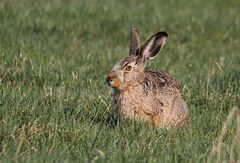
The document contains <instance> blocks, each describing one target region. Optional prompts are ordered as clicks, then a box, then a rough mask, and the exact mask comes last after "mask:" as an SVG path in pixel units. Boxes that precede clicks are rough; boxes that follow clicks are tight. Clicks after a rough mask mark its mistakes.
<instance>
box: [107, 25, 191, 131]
mask: <svg viewBox="0 0 240 163" xmlns="http://www.w3.org/2000/svg"><path fill="white" fill-rule="evenodd" d="M167 37H168V34H167V33H166V32H158V33H156V34H154V35H153V36H151V37H150V38H149V39H148V40H147V42H146V43H145V44H143V45H142V46H140V41H139V36H138V30H137V29H136V28H132V29H131V45H130V52H129V56H128V57H126V58H124V59H123V60H120V61H119V62H117V63H116V64H115V65H114V66H113V68H112V70H111V71H110V72H109V73H108V75H107V78H106V81H107V82H108V83H109V85H110V86H111V87H113V88H114V104H115V105H116V109H117V112H118V113H119V114H120V115H121V116H122V117H124V118H126V119H131V120H139V121H147V122H150V123H152V124H154V125H156V126H160V127H167V126H169V125H170V126H179V127H183V125H184V124H185V122H186V120H187V118H188V108H187V104H186V102H185V101H184V100H183V99H182V97H181V92H180V85H179V83H178V81H177V80H176V79H175V78H174V77H173V76H172V75H171V74H168V73H165V72H163V71H161V70H157V71H153V70H145V69H144V68H145V65H146V62H147V61H148V60H149V59H153V58H154V57H155V56H156V55H157V53H158V52H159V51H160V50H161V49H162V47H163V46H164V44H165V42H166V40H167Z"/></svg>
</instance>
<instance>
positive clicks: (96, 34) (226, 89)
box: [0, 0, 240, 163]
mask: <svg viewBox="0 0 240 163" xmlns="http://www.w3.org/2000/svg"><path fill="white" fill-rule="evenodd" d="M239 8H240V1H236V0H229V1H224V2H223V1H219V0H212V1H200V0H193V1H187V0H182V1H178V0H169V1H165V0H161V1H158V0H152V1H144V0H133V1H127V0H122V1H112V0H103V1H97V0H81V1H80V0H79V1H77V0H71V1H65V0H53V1H48V0H35V1H30V0H21V1H18V0H2V1H0V162H13V161H19V162H91V161H92V162H95V161H96V162H194V163H195V162H207V161H208V162H222V161H227V162H230V161H237V160H238V161H239V160H240V152H239V151H240V112H239V107H240V93H239V92H240V46H239V45H240V39H239V38H240V19H239V18H240V12H239ZM133 26H137V27H138V28H139V30H140V34H141V38H142V39H141V40H142V42H143V41H145V40H146V39H147V38H148V37H149V36H150V35H151V34H153V33H155V32H158V31H160V30H166V31H167V32H168V33H169V39H168V42H167V44H166V46H165V47H164V49H163V50H162V53H161V55H159V56H157V57H156V58H155V59H154V60H153V61H151V62H149V64H148V66H147V67H148V68H152V69H158V68H162V69H164V70H166V71H169V72H171V73H172V74H174V75H175V76H176V78H177V79H178V80H179V81H180V83H181V85H182V89H183V96H184V99H185V100H186V101H187V103H188V105H189V110H190V121H189V123H188V124H187V126H186V127H185V128H184V129H183V130H175V129H171V130H166V129H158V128H153V127H151V126H149V125H147V124H141V123H136V122H125V121H124V120H118V122H117V123H116V126H115V127H113V125H112V123H113V122H112V121H111V120H109V118H108V117H109V114H111V109H112V106H111V96H110V95H111V89H110V88H109V87H108V86H107V85H106V84H105V81H104V75H106V74H107V72H108V71H109V70H110V68H111V66H112V65H113V64H114V63H115V62H116V61H117V60H118V59H120V58H123V57H125V56H126V55H127V54H128V47H129V30H130V28H131V27H133Z"/></svg>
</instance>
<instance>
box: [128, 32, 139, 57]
mask: <svg viewBox="0 0 240 163" xmlns="http://www.w3.org/2000/svg"><path fill="white" fill-rule="evenodd" d="M130 34H131V42H130V51H129V55H137V53H138V49H139V48H140V40H139V35H138V29H137V28H132V29H131V31H130Z"/></svg>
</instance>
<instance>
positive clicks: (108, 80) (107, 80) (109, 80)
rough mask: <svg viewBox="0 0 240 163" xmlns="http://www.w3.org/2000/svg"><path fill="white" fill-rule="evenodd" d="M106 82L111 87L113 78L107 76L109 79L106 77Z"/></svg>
mask: <svg viewBox="0 0 240 163" xmlns="http://www.w3.org/2000/svg"><path fill="white" fill-rule="evenodd" d="M106 82H107V83H108V84H109V85H111V82H112V78H111V77H109V76H107V77H106Z"/></svg>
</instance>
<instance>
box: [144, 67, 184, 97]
mask: <svg viewBox="0 0 240 163" xmlns="http://www.w3.org/2000/svg"><path fill="white" fill-rule="evenodd" d="M144 83H145V85H147V86H148V87H149V89H152V90H158V91H161V92H164V91H165V92H166V93H167V92H168V93H170V92H172V93H177V92H180V84H179V83H178V81H177V80H176V79H175V77H174V76H173V75H171V74H170V73H167V72H164V71H162V70H155V71H154V70H148V71H146V72H145V78H144Z"/></svg>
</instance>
